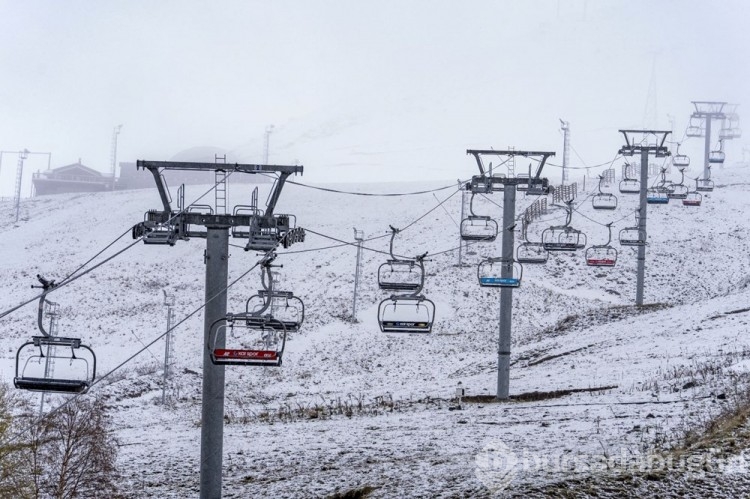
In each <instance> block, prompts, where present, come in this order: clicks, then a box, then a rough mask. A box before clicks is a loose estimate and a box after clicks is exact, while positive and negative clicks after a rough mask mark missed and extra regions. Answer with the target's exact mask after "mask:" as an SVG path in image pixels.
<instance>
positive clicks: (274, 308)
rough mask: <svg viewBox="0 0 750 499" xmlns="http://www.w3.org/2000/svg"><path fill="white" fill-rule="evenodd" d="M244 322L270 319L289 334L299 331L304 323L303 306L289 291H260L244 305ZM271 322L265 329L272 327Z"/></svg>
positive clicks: (272, 323)
mask: <svg viewBox="0 0 750 499" xmlns="http://www.w3.org/2000/svg"><path fill="white" fill-rule="evenodd" d="M245 313H246V314H247V318H246V321H250V322H252V321H253V319H252V318H253V317H256V316H263V314H265V316H268V317H272V318H274V319H276V320H277V321H278V323H281V324H283V325H284V329H285V330H286V331H288V332H290V333H293V332H296V331H299V328H300V327H302V323H303V322H304V321H305V304H304V302H303V301H302V300H301V299H300V298H299V297H298V296H294V293H292V292H291V291H276V290H271V291H269V290H265V289H261V290H259V291H258V294H257V295H253V296H251V297H250V298H248V299H247V302H246V303H245ZM274 324H276V323H275V322H271V323H269V324H268V326H267V327H273V326H274Z"/></svg>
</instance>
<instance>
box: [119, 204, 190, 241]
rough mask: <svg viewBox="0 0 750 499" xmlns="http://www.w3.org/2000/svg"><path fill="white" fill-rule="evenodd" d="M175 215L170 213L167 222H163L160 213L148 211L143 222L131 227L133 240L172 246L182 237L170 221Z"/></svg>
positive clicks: (176, 226)
mask: <svg viewBox="0 0 750 499" xmlns="http://www.w3.org/2000/svg"><path fill="white" fill-rule="evenodd" d="M176 215H177V213H171V214H170V217H169V219H168V220H166V221H164V220H163V219H162V217H161V213H160V212H158V211H156V210H148V211H147V212H146V214H145V215H144V217H143V222H140V223H137V224H135V225H134V226H133V229H132V231H131V232H132V234H131V235H132V236H133V239H139V238H141V239H142V241H143V243H144V244H168V245H170V246H174V245H175V243H176V242H177V240H178V239H180V238H181V237H184V234H181V231H180V230H179V227H178V225H177V224H175V223H172V222H171V220H173V219H174V217H175V216H176Z"/></svg>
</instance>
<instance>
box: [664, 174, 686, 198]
mask: <svg viewBox="0 0 750 499" xmlns="http://www.w3.org/2000/svg"><path fill="white" fill-rule="evenodd" d="M679 170H680V175H681V178H680V182H679V183H677V184H672V186H671V190H670V191H669V192H667V197H668V198H669V199H685V198H686V197H687V195H688V191H690V189H688V187H687V186H686V185H685V168H680V169H679Z"/></svg>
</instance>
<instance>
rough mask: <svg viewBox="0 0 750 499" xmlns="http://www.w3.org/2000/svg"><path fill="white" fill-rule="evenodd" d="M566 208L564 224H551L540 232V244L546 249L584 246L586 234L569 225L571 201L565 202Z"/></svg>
mask: <svg viewBox="0 0 750 499" xmlns="http://www.w3.org/2000/svg"><path fill="white" fill-rule="evenodd" d="M566 210H567V212H568V213H567V218H566V221H565V224H564V225H553V226H552V227H549V228H547V229H544V231H543V232H542V246H543V247H544V249H545V250H547V251H576V250H579V249H582V248H585V247H586V234H584V233H583V232H581V231H580V230H577V229H574V228H573V227H571V226H570V222H571V219H572V216H573V207H572V201H568V202H567V203H566Z"/></svg>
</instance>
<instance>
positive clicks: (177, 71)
mask: <svg viewBox="0 0 750 499" xmlns="http://www.w3.org/2000/svg"><path fill="white" fill-rule="evenodd" d="M749 14H750V4H749V3H748V2H747V1H746V0H733V1H730V0H723V1H721V2H718V1H715V2H709V1H704V0H690V1H688V0H679V1H678V0H674V1H654V0H622V1H606V2H605V1H594V0H591V1H587V0H560V1H558V0H538V1H529V0H525V1H521V0H519V1H513V2H511V1H502V2H501V1H462V2H457V1H452V2H439V1H434V0H429V1H403V0H402V1H396V0H381V1H378V2H364V1H344V0H341V1H302V0H297V1H291V0H290V1H283V0H282V1H273V2H272V1H217V2H207V1H187V0H179V1H159V2H153V1H134V0H127V1H117V0H110V1H107V2H95V1H66V2H59V1H52V0H48V1H41V0H40V1H35V2H17V1H13V0H5V1H2V2H0V150H5V151H16V150H19V149H23V148H28V149H29V150H32V151H44V152H46V151H50V152H52V166H53V167H57V166H61V165H64V164H68V163H72V162H75V161H77V160H78V158H81V160H82V161H83V163H84V164H86V165H88V166H90V167H93V168H95V169H98V170H100V171H102V172H106V171H108V170H109V161H110V159H109V158H110V142H111V137H112V129H113V127H114V126H116V125H118V124H122V125H123V128H122V132H121V134H120V136H119V151H118V160H119V161H135V159H155V160H164V159H169V158H171V157H172V156H173V155H175V154H177V153H178V152H180V151H182V150H185V149H188V148H191V147H194V146H215V147H220V148H223V149H226V150H227V151H228V157H227V159H228V160H229V161H237V162H260V161H261V159H262V151H263V132H264V129H265V128H266V126H268V125H270V124H273V125H275V130H274V132H273V134H272V135H271V156H270V162H271V163H276V164H288V163H294V162H295V161H297V162H299V163H301V164H304V165H305V175H304V180H305V181H313V182H333V181H342V182H353V181H360V180H361V181H375V180H379V179H382V180H422V179H429V180H435V179H449V180H452V179H456V178H458V177H461V178H465V177H467V176H470V175H472V174H474V173H475V166H474V165H473V164H472V163H471V161H470V159H469V158H467V157H466V155H465V149H466V148H467V147H495V148H504V147H506V146H515V147H517V148H526V149H535V150H540V149H541V150H553V151H556V152H557V153H558V157H557V160H556V162H558V163H559V162H561V161H562V158H561V156H562V137H561V134H560V131H559V121H558V118H563V119H565V120H568V121H569V122H570V124H571V129H572V144H573V147H574V148H575V150H576V152H577V154H578V155H576V154H572V155H571V160H572V162H573V164H575V165H581V164H588V165H592V164H597V163H601V162H604V161H609V160H611V159H612V157H613V156H614V154H615V153H616V151H617V149H618V148H619V147H620V146H621V145H622V140H621V137H620V136H619V135H618V134H617V129H618V128H624V127H642V126H649V127H653V126H658V127H662V128H664V127H666V128H668V127H669V122H668V119H667V116H668V115H671V116H673V117H674V119H675V121H676V127H675V134H676V135H677V137H676V138H677V139H679V138H681V137H682V132H683V131H684V127H685V124H686V121H687V119H688V116H689V114H690V112H691V111H692V108H691V105H690V101H691V100H725V101H729V102H736V103H740V104H741V106H740V108H739V113H740V115H741V116H742V115H743V114H744V113H743V111H744V110H745V108H744V107H743V105H744V106H750V95H749V94H750V91H748V82H750V69H748V63H750V43H748V42H750V35H748V34H747V25H748V21H749V20H750V15H749ZM746 128H747V127H746ZM748 133H750V132H748ZM744 144H747V139H745V138H742V139H738V140H734V141H732V142H731V143H729V144H727V147H726V150H727V158H728V160H727V161H728V164H729V163H731V162H733V161H738V160H739V159H741V154H742V153H741V151H742V147H743V145H744ZM701 148H702V142H701V140H699V139H692V140H691V141H690V142H689V143H687V144H686V145H685V146H683V151H684V152H687V153H688V154H691V155H692V157H693V162H694V164H697V163H698V162H699V154H700V151H701ZM579 156H580V157H579ZM26 165H27V168H26V170H25V180H26V182H25V183H24V184H25V187H24V195H28V191H29V187H26V184H27V183H28V184H29V185H30V177H31V172H32V171H36V170H38V169H44V168H46V160H45V159H43V157H41V156H39V157H32V158H30V159H29V160H27V163H26ZM15 169H16V157H15V156H13V155H4V157H3V163H2V170H1V171H0V196H9V195H12V188H13V181H14V176H15ZM548 173H549V176H550V177H551V178H553V179H559V170H557V169H555V170H551V171H549V172H548Z"/></svg>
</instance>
